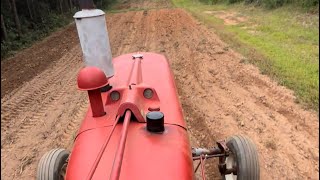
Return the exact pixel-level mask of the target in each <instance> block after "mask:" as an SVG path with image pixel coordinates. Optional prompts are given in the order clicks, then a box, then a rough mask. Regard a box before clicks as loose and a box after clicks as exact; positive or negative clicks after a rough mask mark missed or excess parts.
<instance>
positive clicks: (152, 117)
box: [147, 111, 164, 132]
mask: <svg viewBox="0 0 320 180" xmlns="http://www.w3.org/2000/svg"><path fill="white" fill-rule="evenodd" d="M147 130H148V131H150V132H163V131H164V115H163V113H162V112H160V111H152V112H148V113H147Z"/></svg>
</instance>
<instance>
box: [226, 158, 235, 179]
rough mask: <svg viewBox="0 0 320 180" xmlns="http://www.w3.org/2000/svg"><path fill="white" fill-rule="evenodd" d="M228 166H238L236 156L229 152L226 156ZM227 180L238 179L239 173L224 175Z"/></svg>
mask: <svg viewBox="0 0 320 180" xmlns="http://www.w3.org/2000/svg"><path fill="white" fill-rule="evenodd" d="M225 162H226V166H227V169H232V168H233V167H237V162H236V160H235V157H234V155H233V154H232V153H230V154H229V156H228V157H226V161H225ZM224 177H225V179H226V180H237V175H234V174H233V173H231V174H226V175H224Z"/></svg>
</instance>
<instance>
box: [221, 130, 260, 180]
mask: <svg viewBox="0 0 320 180" xmlns="http://www.w3.org/2000/svg"><path fill="white" fill-rule="evenodd" d="M226 145H227V147H228V148H229V150H230V151H231V153H230V155H229V156H228V157H227V158H226V159H225V163H226V165H227V168H232V166H234V165H235V167H236V168H235V169H236V171H237V172H236V173H235V174H236V175H234V174H233V173H231V174H226V175H222V179H224V180H259V179H260V166H259V158H258V152H257V150H256V147H255V145H254V144H253V143H252V141H251V140H250V139H249V138H246V137H244V136H241V135H235V136H232V137H230V138H229V139H228V140H227V144H226Z"/></svg>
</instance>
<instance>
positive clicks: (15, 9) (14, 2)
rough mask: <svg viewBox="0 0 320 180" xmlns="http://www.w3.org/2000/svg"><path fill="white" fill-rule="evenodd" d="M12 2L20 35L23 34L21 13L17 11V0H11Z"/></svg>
mask: <svg viewBox="0 0 320 180" xmlns="http://www.w3.org/2000/svg"><path fill="white" fill-rule="evenodd" d="M11 3H12V9H13V15H14V21H15V23H16V28H17V31H18V34H19V36H22V31H21V24H20V19H19V15H18V12H17V7H16V1H15V0H11Z"/></svg>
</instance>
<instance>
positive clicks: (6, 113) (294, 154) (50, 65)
mask: <svg viewBox="0 0 320 180" xmlns="http://www.w3.org/2000/svg"><path fill="white" fill-rule="evenodd" d="M157 3H158V4H157ZM168 4H169V3H168V2H167V1H164V0H162V1H157V2H153V1H152V2H149V3H146V1H139V2H135V1H130V2H127V3H122V4H121V6H119V7H126V8H127V7H132V8H137V7H138V8H140V7H145V6H147V7H146V8H149V9H145V10H141V11H131V12H122V13H114V14H107V16H106V17H107V26H108V31H109V37H110V43H111V46H112V53H113V57H116V56H118V55H121V54H125V53H132V52H142V51H152V52H157V53H161V54H163V55H165V56H166V57H167V58H168V60H169V62H170V65H171V67H172V70H173V73H174V75H175V80H176V85H177V88H178V94H179V98H180V101H181V104H182V107H183V112H184V117H185V120H186V121H187V124H188V129H189V132H190V139H191V143H192V145H193V146H213V145H214V142H215V141H216V140H219V139H224V138H226V137H229V136H231V135H233V134H243V135H246V136H248V137H250V138H251V139H252V140H253V141H254V142H255V144H256V145H257V149H258V151H259V158H260V159H259V161H260V165H261V177H262V179H263V180H264V179H318V174H319V169H318V163H319V155H318V151H319V143H318V139H319V134H318V129H319V127H318V126H319V121H318V115H317V113H316V112H312V111H307V110H304V109H303V108H302V107H300V106H299V105H297V104H295V97H294V96H293V92H292V91H290V90H287V89H286V88H284V87H281V86H278V85H277V84H276V83H275V82H273V81H272V80H270V78H268V77H267V76H264V75H261V74H259V71H258V69H257V68H256V67H254V66H252V65H248V64H245V63H243V58H244V57H242V56H241V55H239V54H238V53H236V52H234V51H233V50H232V49H230V48H229V47H228V45H227V44H225V43H223V42H221V41H220V40H219V38H218V37H217V36H216V35H215V34H214V33H213V32H211V31H210V30H208V29H207V28H206V27H205V26H204V25H202V24H201V23H199V22H198V21H196V20H195V19H194V18H192V17H191V16H190V15H189V14H188V13H186V12H185V11H183V10H181V9H173V8H170V9H152V10H150V8H154V7H158V5H159V7H170V6H169V5H168ZM58 37H61V38H67V39H60V40H59V39H55V40H54V41H51V40H50V39H52V38H58ZM68 37H69V38H68ZM67 42H68V43H67ZM50 43H56V44H57V45H60V46H55V45H54V44H50ZM39 44H40V45H41V47H43V48H41V49H39ZM45 47H47V48H51V47H54V48H55V49H54V52H56V53H58V55H54V56H53V54H54V53H52V51H50V50H49V49H48V53H45V49H44V48H45ZM37 49H39V51H41V53H42V54H41V58H36V57H33V56H39V52H37ZM60 51H61V52H60ZM27 53H28V54H29V55H28V56H26V55H25V54H27ZM22 55H24V56H22ZM23 57H24V62H26V64H28V66H25V67H24V68H23V67H21V65H19V64H18V62H19V58H20V59H21V58H23ZM47 58H48V59H49V60H47V61H45V62H42V63H47V64H46V67H45V68H44V65H43V64H42V63H41V66H39V69H37V70H33V71H30V74H28V75H26V77H27V78H25V79H24V78H22V79H21V78H18V79H20V80H19V81H13V82H12V83H13V84H12V85H6V86H4V88H5V89H4V91H3V90H1V92H5V93H4V94H3V93H1V94H2V99H1V106H2V108H1V162H2V163H1V170H2V173H1V179H5V180H6V179H34V177H35V172H36V167H37V163H38V161H39V159H40V157H41V156H42V155H43V154H44V153H45V152H46V151H48V150H50V149H52V148H56V147H62V148H68V149H71V148H72V142H73V138H74V137H75V134H76V132H77V130H78V128H79V125H80V123H81V121H82V118H83V117H84V115H85V113H86V110H87V105H88V100H87V95H86V93H85V92H80V91H78V90H77V86H76V75H77V73H78V71H79V70H80V68H81V67H83V62H82V59H81V49H80V46H79V41H78V39H77V34H76V31H75V26H74V25H70V26H68V27H67V28H66V29H64V30H60V31H59V32H57V33H55V34H53V35H52V36H50V37H48V38H47V40H45V41H43V42H39V43H37V44H36V45H34V46H32V47H31V48H29V49H26V50H24V51H23V52H21V53H18V54H17V55H16V56H15V57H13V58H12V59H15V60H13V61H11V62H9V60H5V61H2V62H1V65H2V66H7V68H5V73H3V72H1V79H2V80H3V79H6V80H5V81H7V80H8V79H10V78H11V79H14V78H12V77H9V76H15V73H16V75H17V76H21V72H24V73H28V72H29V70H30V68H37V67H38V66H37V64H39V63H38V62H37V61H41V60H43V59H47ZM33 61H35V62H33ZM49 61H50V62H49ZM15 63H16V64H17V66H19V68H20V70H21V71H19V72H15V71H12V72H9V70H8V69H9V68H8V67H14V66H15ZM32 63H34V64H36V65H33V64H32ZM35 72H36V73H35ZM21 82H23V83H21ZM19 84H20V85H19ZM2 87H3V86H2ZM208 162H209V161H208ZM206 171H207V176H208V178H209V179H213V178H215V179H220V178H219V174H218V170H217V168H216V165H215V164H214V163H208V164H207V166H206Z"/></svg>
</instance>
